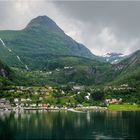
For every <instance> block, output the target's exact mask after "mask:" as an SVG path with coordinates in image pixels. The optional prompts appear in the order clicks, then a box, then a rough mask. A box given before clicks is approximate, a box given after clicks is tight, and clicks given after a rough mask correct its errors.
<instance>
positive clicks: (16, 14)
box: [0, 0, 140, 55]
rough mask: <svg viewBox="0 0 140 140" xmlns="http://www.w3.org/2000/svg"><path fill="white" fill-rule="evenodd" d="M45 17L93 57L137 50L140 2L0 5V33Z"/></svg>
mask: <svg viewBox="0 0 140 140" xmlns="http://www.w3.org/2000/svg"><path fill="white" fill-rule="evenodd" d="M39 15H47V16H49V17H50V18H52V19H53V20H54V21H55V22H56V23H57V24H58V25H59V26H60V27H61V28H62V29H63V30H64V31H65V32H66V33H67V34H68V35H70V36H71V37H72V38H74V39H76V40H77V41H79V42H81V43H83V44H84V45H86V47H88V48H89V49H90V50H91V51H92V52H93V53H95V54H99V55H102V54H104V53H107V52H108V51H110V52H111V51H116V52H122V53H126V54H128V53H130V52H132V51H135V50H138V49H140V47H139V43H140V39H139V38H140V28H139V25H140V2H138V1H135V2H130V1H129V2H128V1H126V2H120V1H118V2H111V1H108V2H104V1H99V2H97V1H58V0H57V1H47V0H30V1H29V0H23V1H22V0H11V1H9V0H7V1H0V30H2V29H22V28H24V27H25V26H26V24H27V23H28V22H29V21H30V20H31V19H32V18H34V17H36V16H39Z"/></svg>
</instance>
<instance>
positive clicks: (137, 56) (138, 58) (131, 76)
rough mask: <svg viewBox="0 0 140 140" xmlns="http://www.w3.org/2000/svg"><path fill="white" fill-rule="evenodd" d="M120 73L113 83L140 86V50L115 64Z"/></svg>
mask: <svg viewBox="0 0 140 140" xmlns="http://www.w3.org/2000/svg"><path fill="white" fill-rule="evenodd" d="M113 67H114V69H115V71H117V72H118V73H119V74H118V76H117V77H116V78H115V79H114V82H113V83H117V84H124V83H127V84H129V85H130V86H134V87H137V86H139V87H140V50H138V51H136V52H135V53H133V54H131V55H130V56H129V57H127V58H126V59H124V60H122V61H121V62H120V63H118V64H116V65H114V66H113Z"/></svg>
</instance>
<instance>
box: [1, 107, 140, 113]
mask: <svg viewBox="0 0 140 140" xmlns="http://www.w3.org/2000/svg"><path fill="white" fill-rule="evenodd" d="M118 106H120V105H118ZM121 106H123V108H119V107H118V108H117V107H116V108H111V107H110V106H109V107H100V106H89V107H76V108H24V107H23V108H15V107H13V108H10V109H8V108H4V109H0V112H1V111H31V110H36V111H39V110H42V111H70V112H75V113H85V112H94V111H118V112H119V111H140V107H139V106H138V107H137V108H127V107H126V106H125V105H121Z"/></svg>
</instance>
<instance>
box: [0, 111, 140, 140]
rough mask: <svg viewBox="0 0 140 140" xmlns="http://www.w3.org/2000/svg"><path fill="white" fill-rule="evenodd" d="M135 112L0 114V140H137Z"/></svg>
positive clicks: (139, 121) (139, 115) (139, 114)
mask: <svg viewBox="0 0 140 140" xmlns="http://www.w3.org/2000/svg"><path fill="white" fill-rule="evenodd" d="M139 118H140V112H139V111H136V112H135V111H132V112H131V111H119V112H116V111H112V112H109V111H106V112H99V111H98V112H91V113H89V112H87V113H76V112H64V111H61V112H59V111H57V112H47V111H26V112H6V111H5V112H0V139H38V140H39V139H40V140H42V139H119V138H120V139H140V133H139V130H140V119H139Z"/></svg>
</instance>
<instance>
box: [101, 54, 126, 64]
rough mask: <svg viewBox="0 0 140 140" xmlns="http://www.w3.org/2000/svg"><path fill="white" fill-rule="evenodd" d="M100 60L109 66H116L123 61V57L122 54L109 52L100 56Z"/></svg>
mask: <svg viewBox="0 0 140 140" xmlns="http://www.w3.org/2000/svg"><path fill="white" fill-rule="evenodd" d="M102 58H103V59H104V60H105V61H107V62H109V63H111V64H117V63H119V62H120V61H121V60H123V59H124V58H125V56H124V55H123V54H122V53H116V52H111V53H107V54H105V55H104V56H102Z"/></svg>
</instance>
